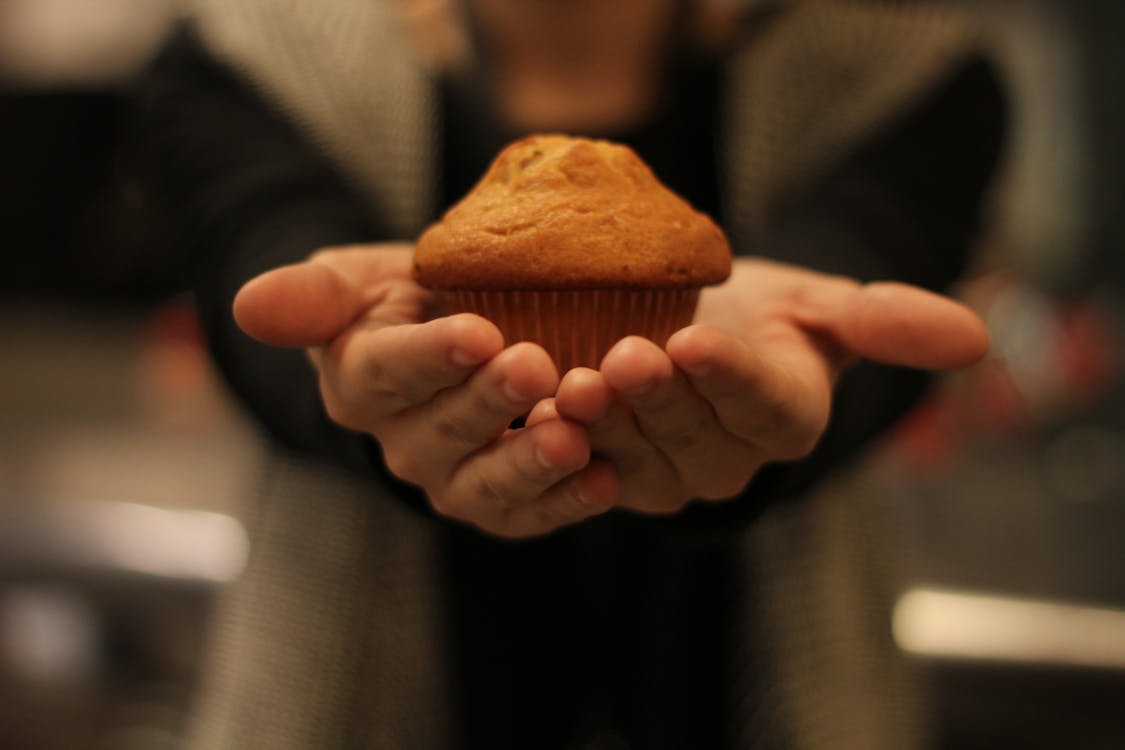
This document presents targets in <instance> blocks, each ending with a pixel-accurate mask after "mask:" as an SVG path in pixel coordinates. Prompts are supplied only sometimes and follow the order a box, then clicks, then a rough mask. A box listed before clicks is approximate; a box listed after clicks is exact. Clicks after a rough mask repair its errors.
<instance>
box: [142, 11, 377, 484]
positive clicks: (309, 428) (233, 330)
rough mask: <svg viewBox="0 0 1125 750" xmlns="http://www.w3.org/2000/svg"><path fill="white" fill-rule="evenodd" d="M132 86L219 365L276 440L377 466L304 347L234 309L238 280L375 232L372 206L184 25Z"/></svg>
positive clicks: (152, 164) (146, 145)
mask: <svg viewBox="0 0 1125 750" xmlns="http://www.w3.org/2000/svg"><path fill="white" fill-rule="evenodd" d="M138 88H139V90H138V92H137V96H136V97H135V99H136V102H137V106H136V113H135V114H136V117H135V118H134V120H135V127H136V129H137V134H136V135H137V137H136V139H135V140H136V141H137V143H138V148H137V153H136V157H137V160H138V162H139V169H140V171H141V173H142V176H143V178H144V179H145V181H146V182H147V184H148V187H149V189H150V190H151V191H152V192H153V193H154V194H155V195H156V196H157V199H158V200H159V201H160V203H162V204H165V205H167V206H168V208H169V212H170V213H171V214H172V216H173V217H174V220H175V222H176V224H177V226H176V227H175V230H176V234H177V235H178V237H179V238H180V240H181V242H182V248H181V251H182V252H184V253H188V254H190V257H191V267H192V271H193V276H194V279H193V283H192V286H193V290H194V293H195V296H196V302H197V307H198V311H199V315H200V318H201V320H202V323H203V325H204V328H205V330H206V333H207V337H208V342H209V344H210V346H211V348H212V351H213V353H214V358H215V361H216V362H217V364H218V367H219V369H220V371H221V372H222V374H223V376H224V377H225V378H226V379H227V380H228V382H229V384H230V385H231V387H232V388H233V390H234V392H235V393H236V394H237V395H238V397H239V398H240V400H241V401H242V403H243V404H244V405H245V406H246V407H247V408H248V409H249V410H250V411H251V412H252V414H253V415H254V416H255V417H256V418H257V420H258V421H259V422H260V424H262V425H264V426H265V428H266V429H267V430H268V432H269V433H270V434H271V435H272V436H273V437H274V438H276V439H277V440H278V441H279V442H280V443H281V444H282V445H283V446H285V447H288V448H289V449H291V450H293V451H296V452H300V453H307V454H317V455H321V456H326V457H331V458H332V459H333V460H335V461H338V462H341V463H343V464H345V465H347V466H350V467H352V468H356V469H359V470H361V471H365V472H372V471H375V472H376V473H379V474H380V475H382V476H384V477H385V476H386V475H385V473H384V472H383V471H382V469H381V465H380V463H379V461H378V455H377V451H373V444H372V441H370V440H368V439H367V438H365V437H362V436H360V435H358V434H355V433H352V432H349V431H347V430H344V429H342V428H340V427H338V426H337V425H335V424H333V423H332V422H331V421H330V420H329V419H328V418H327V416H326V414H325V413H324V410H323V408H322V406H321V402H320V399H319V394H318V390H317V383H316V379H315V374H314V371H313V369H312V367H311V365H310V364H309V363H308V362H307V360H306V358H305V355H304V353H303V352H300V351H295V350H281V349H275V348H272V347H268V346H265V345H262V344H258V343H256V342H254V341H253V340H251V339H250V338H249V337H247V336H245V335H244V334H243V333H241V331H239V329H238V328H237V326H236V325H235V323H234V319H233V317H232V315H231V302H232V300H233V299H234V295H235V292H237V290H238V289H239V287H240V286H241V285H242V284H243V283H244V282H246V281H247V280H249V279H250V278H252V277H254V276H255V275H257V274H259V273H261V272H263V271H266V270H268V269H270V268H274V267H277V266H280V265H284V264H286V263H291V262H296V261H299V260H301V259H303V258H305V257H307V256H308V255H309V254H310V253H311V252H313V251H314V250H316V249H318V248H321V247H325V246H331V245H337V244H345V243H352V242H370V241H373V240H375V239H377V238H380V235H381V233H380V228H379V226H378V224H379V222H378V220H377V217H375V216H373V215H372V212H371V211H370V210H369V209H368V208H367V207H366V206H365V205H364V204H363V203H362V201H361V200H360V199H359V198H358V196H357V194H356V193H355V191H353V190H352V189H351V186H350V185H349V184H348V183H347V181H346V180H344V179H343V178H342V177H341V176H340V175H339V174H337V173H336V172H335V171H333V169H332V167H331V166H330V164H329V162H328V160H327V159H326V158H325V157H324V156H323V155H322V154H320V153H319V152H318V151H317V150H316V149H314V148H312V147H311V146H310V145H309V144H308V143H307V142H306V141H305V139H304V138H303V136H302V134H301V133H299V132H297V131H296V130H295V129H294V128H293V127H292V126H290V125H289V124H288V123H287V120H286V118H285V117H282V116H280V115H279V114H278V113H277V112H275V111H274V110H273V109H272V108H271V106H270V105H269V104H268V103H267V102H266V101H265V100H264V99H263V98H262V97H260V96H257V95H256V93H255V92H254V91H253V89H252V88H251V87H250V86H249V85H248V84H247V83H246V82H244V81H243V80H241V79H240V78H239V77H238V76H237V75H236V74H235V73H233V72H232V71H230V70H228V69H227V68H225V67H222V66H220V65H219V64H217V63H216V62H215V61H214V60H213V59H211V58H210V57H209V56H208V54H207V53H206V51H205V50H204V49H203V47H202V45H201V43H200V42H199V41H198V39H197V38H196V37H195V35H194V34H193V33H192V32H191V30H190V29H184V30H182V31H181V33H179V34H177V36H176V37H175V38H174V39H173V40H172V41H171V42H170V44H169V45H168V46H167V47H166V49H165V50H164V51H163V53H162V54H161V56H160V57H159V58H158V59H157V60H156V62H155V64H154V65H153V66H152V68H151V69H150V70H149V71H148V73H147V75H146V76H145V77H144V79H143V80H142V82H141V83H140V84H139V87H138Z"/></svg>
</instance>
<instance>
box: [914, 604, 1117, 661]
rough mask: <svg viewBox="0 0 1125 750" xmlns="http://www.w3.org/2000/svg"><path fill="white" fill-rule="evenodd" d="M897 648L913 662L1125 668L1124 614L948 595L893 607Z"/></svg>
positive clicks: (1102, 610)
mask: <svg viewBox="0 0 1125 750" xmlns="http://www.w3.org/2000/svg"><path fill="white" fill-rule="evenodd" d="M892 627H893V632H894V639H895V642H896V644H898V646H899V648H901V649H902V650H903V651H905V652H907V653H909V654H913V655H915V656H921V657H929V658H937V659H949V660H964V661H992V662H1009V663H1013V662H1014V663H1023V664H1030V665H1040V666H1066V667H1096V668H1104V669H1125V611H1122V610H1117V609H1107V608H1099V607H1088V606H1077V605H1072V604H1064V603H1060V602H1052V601H1046V600H1037V599H1021V598H1014V597H1005V596H994V595H989V594H982V593H971V592H966V591H957V590H951V589H946V590H942V589H929V588H914V589H910V590H908V591H907V592H905V593H904V594H903V595H902V596H901V597H900V598H899V600H898V602H897V603H896V604H895V608H894V614H893V619H892Z"/></svg>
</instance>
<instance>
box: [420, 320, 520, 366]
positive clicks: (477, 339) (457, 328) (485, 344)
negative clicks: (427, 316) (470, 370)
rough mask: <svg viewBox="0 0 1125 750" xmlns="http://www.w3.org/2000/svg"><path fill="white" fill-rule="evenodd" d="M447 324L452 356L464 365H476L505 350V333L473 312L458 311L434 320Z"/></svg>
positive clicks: (437, 322)
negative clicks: (451, 344)
mask: <svg viewBox="0 0 1125 750" xmlns="http://www.w3.org/2000/svg"><path fill="white" fill-rule="evenodd" d="M432 324H434V325H440V326H445V327H447V329H448V336H449V339H450V340H451V341H452V342H453V348H452V350H451V354H450V356H451V357H452V358H453V361H454V363H456V364H458V365H461V366H463V367H475V366H476V365H479V364H481V363H483V362H487V361H488V360H490V359H492V358H493V357H495V356H496V355H498V354H499V353H500V352H502V351H503V350H504V335H503V334H502V333H500V329H499V328H497V327H496V324H494V323H493V322H492V321H490V320H488V319H486V318H482V317H481V316H479V315H474V314H472V313H457V314H455V315H450V316H448V317H445V318H439V319H437V320H435V321H432Z"/></svg>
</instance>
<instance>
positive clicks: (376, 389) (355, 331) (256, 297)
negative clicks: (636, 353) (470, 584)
mask: <svg viewBox="0 0 1125 750" xmlns="http://www.w3.org/2000/svg"><path fill="white" fill-rule="evenodd" d="M411 258H412V252H411V249H410V248H409V247H408V246H402V245H397V246H388V245H380V246H355V247H345V248H331V249H326V250H322V251H320V252H318V253H316V254H314V255H313V256H312V257H311V258H310V259H309V260H308V261H307V262H304V263H298V264H295V265H292V266H285V267H282V268H278V269H274V270H272V271H269V272H267V273H265V274H263V275H261V276H259V277H257V278H255V279H252V280H251V281H250V282H248V283H247V284H246V285H245V286H244V287H243V288H242V289H241V290H240V291H239V293H238V295H237V297H236V298H235V301H234V316H235V320H236V321H237V322H238V324H239V326H240V327H241V328H242V329H243V330H244V331H245V332H246V333H248V334H249V335H251V336H253V337H254V338H256V339H258V340H260V341H263V342H265V343H267V344H271V345H275V346H287V347H304V348H306V349H308V351H309V354H310V357H311V359H312V361H313V363H314V365H315V367H316V369H317V371H318V373H319V380H320V392H321V397H322V399H323V401H324V406H325V409H326V410H327V413H328V415H329V416H330V417H331V418H332V419H333V420H334V421H336V422H338V423H339V424H341V425H343V426H344V427H347V428H349V429H352V430H355V431H358V432H364V433H368V434H370V435H373V436H374V437H375V438H376V440H377V441H378V442H379V445H380V447H381V449H382V451H383V457H384V460H385V462H386V464H387V467H388V468H389V469H390V471H391V472H392V473H394V474H395V475H397V476H398V477H400V478H402V479H404V480H406V481H408V482H411V483H414V484H417V485H419V486H421V487H422V488H423V489H424V490H425V491H426V493H427V495H428V497H429V499H430V502H431V504H432V505H433V507H434V509H435V510H436V511H437V512H438V513H440V514H442V515H445V516H448V517H450V518H454V519H457V520H461V521H465V522H468V523H471V524H473V525H475V526H478V527H479V528H481V529H483V530H485V531H487V532H489V533H492V534H495V535H497V536H502V537H508V538H520V537H530V536H537V535H541V534H546V533H549V532H551V531H554V530H555V529H557V528H560V527H562V526H565V525H568V524H572V523H575V522H578V521H581V520H583V519H585V518H588V517H590V516H592V515H595V514H598V513H601V512H604V511H605V510H607V509H608V508H609V507H611V505H612V503H613V499H614V498H615V497H616V496H617V486H616V474H615V472H614V471H613V470H612V469H611V468H610V466H609V465H608V464H607V463H605V462H604V461H598V460H595V461H591V460H590V446H589V441H588V439H587V436H586V431H585V430H584V429H582V428H581V427H579V426H578V425H577V424H575V423H574V422H573V421H570V420H567V419H552V420H549V421H543V422H539V423H536V424H533V425H531V426H529V427H525V428H522V429H510V428H509V425H510V424H511V423H512V422H513V420H515V419H517V418H518V417H521V416H522V415H524V414H527V413H528V411H529V410H530V409H531V408H532V407H533V406H534V405H535V404H536V403H537V402H539V401H540V400H542V399H544V398H547V397H549V396H552V395H553V394H554V393H555V390H556V387H557V386H558V382H559V377H558V374H557V372H556V370H555V367H554V364H553V363H552V362H551V360H550V358H549V357H548V356H547V353H546V352H544V351H543V350H542V349H541V348H540V347H538V346H535V345H533V344H529V343H520V344H516V345H514V346H511V347H507V348H505V346H504V341H503V337H502V336H501V334H500V332H499V330H498V329H497V328H496V327H495V326H494V325H493V324H491V323H490V322H488V321H487V320H485V319H483V318H480V317H478V316H474V315H467V314H462V315H452V316H445V317H434V315H435V314H436V313H437V312H438V311H437V310H436V308H435V301H434V299H433V297H432V296H431V295H430V293H429V292H427V291H426V290H425V289H423V288H421V287H420V286H418V285H417V284H416V283H415V282H414V280H413V278H412V275H411Z"/></svg>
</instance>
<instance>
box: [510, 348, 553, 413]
mask: <svg viewBox="0 0 1125 750" xmlns="http://www.w3.org/2000/svg"><path fill="white" fill-rule="evenodd" d="M494 361H495V363H496V366H497V367H498V368H500V371H501V372H502V373H503V375H502V376H503V378H504V382H505V386H506V387H507V388H508V389H509V390H510V391H512V395H513V396H515V397H517V398H523V399H535V400H539V399H543V398H546V397H548V396H552V395H554V393H555V390H556V389H557V388H558V385H559V373H558V369H556V367H555V363H554V362H553V361H552V360H551V357H550V355H549V354H547V352H546V351H545V350H544V349H543V347H541V346H539V345H538V344H533V343H531V342H528V341H522V342H520V343H517V344H513V345H512V346H509V347H508V348H507V349H504V350H503V351H502V352H500V353H499V354H497V355H496V357H495V359H494Z"/></svg>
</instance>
